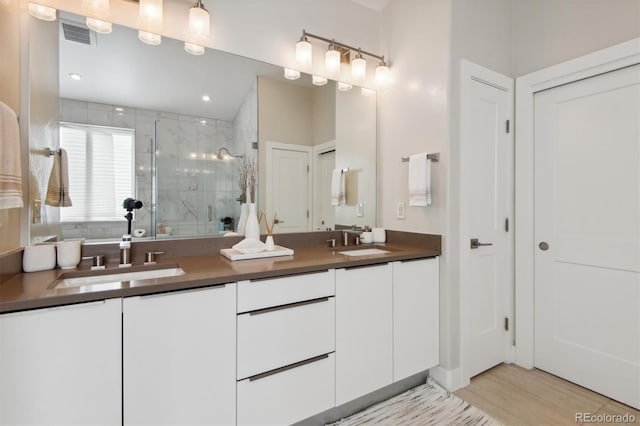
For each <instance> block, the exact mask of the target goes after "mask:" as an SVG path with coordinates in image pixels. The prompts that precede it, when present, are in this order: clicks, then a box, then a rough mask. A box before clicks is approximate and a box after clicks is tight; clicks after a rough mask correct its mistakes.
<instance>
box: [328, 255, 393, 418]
mask: <svg viewBox="0 0 640 426" xmlns="http://www.w3.org/2000/svg"><path fill="white" fill-rule="evenodd" d="M392 290H393V287H392V267H391V264H389V263H385V264H382V265H374V266H363V267H356V268H347V269H338V270H336V405H341V404H344V403H346V402H349V401H351V400H353V399H355V398H358V397H360V396H362V395H365V394H367V393H370V392H373V391H375V390H377V389H380V388H382V387H384V386H386V385H389V384H391V383H392V381H393V371H392V369H393V358H392V357H393V322H392Z"/></svg>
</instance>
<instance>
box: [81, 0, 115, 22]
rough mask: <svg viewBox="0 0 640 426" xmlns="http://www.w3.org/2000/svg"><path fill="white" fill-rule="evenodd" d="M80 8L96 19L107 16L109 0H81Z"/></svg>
mask: <svg viewBox="0 0 640 426" xmlns="http://www.w3.org/2000/svg"><path fill="white" fill-rule="evenodd" d="M82 10H83V11H84V12H85V13H86V14H87V15H91V16H93V17H95V18H98V19H105V18H108V17H109V0H82Z"/></svg>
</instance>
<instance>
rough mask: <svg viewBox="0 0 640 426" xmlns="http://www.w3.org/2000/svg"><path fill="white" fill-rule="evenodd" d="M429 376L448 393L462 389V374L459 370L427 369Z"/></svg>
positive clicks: (438, 367) (439, 367)
mask: <svg viewBox="0 0 640 426" xmlns="http://www.w3.org/2000/svg"><path fill="white" fill-rule="evenodd" d="M429 376H430V377H431V378H432V379H433V380H435V381H436V383H438V384H439V385H440V386H442V387H443V388H445V389H446V390H448V391H449V392H455V391H457V390H458V389H460V388H462V387H463V386H462V372H461V370H460V368H454V369H453V370H446V369H445V368H443V367H441V366H439V365H438V366H437V367H433V368H431V369H429Z"/></svg>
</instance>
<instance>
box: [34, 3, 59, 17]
mask: <svg viewBox="0 0 640 426" xmlns="http://www.w3.org/2000/svg"><path fill="white" fill-rule="evenodd" d="M29 15H31V16H33V17H34V18H38V19H42V20H43V21H55V20H56V9H54V8H53V7H49V6H43V5H41V4H37V3H29Z"/></svg>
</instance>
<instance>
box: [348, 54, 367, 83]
mask: <svg viewBox="0 0 640 426" xmlns="http://www.w3.org/2000/svg"><path fill="white" fill-rule="evenodd" d="M366 75H367V61H365V60H364V58H363V57H362V54H361V53H360V52H358V54H357V55H356V58H355V59H354V60H353V61H351V77H353V79H354V80H364V78H365V77H366Z"/></svg>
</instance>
